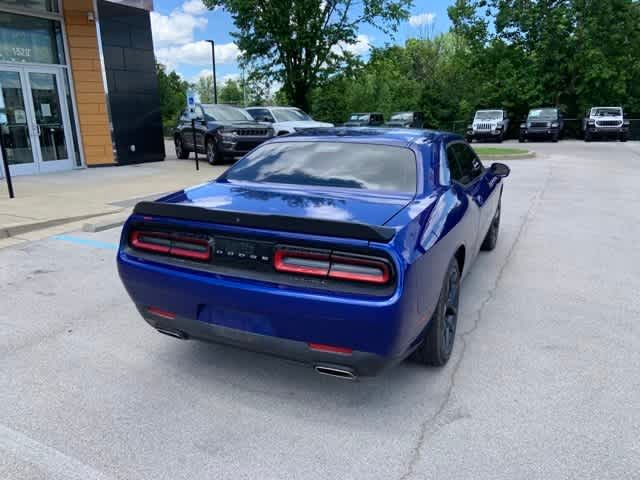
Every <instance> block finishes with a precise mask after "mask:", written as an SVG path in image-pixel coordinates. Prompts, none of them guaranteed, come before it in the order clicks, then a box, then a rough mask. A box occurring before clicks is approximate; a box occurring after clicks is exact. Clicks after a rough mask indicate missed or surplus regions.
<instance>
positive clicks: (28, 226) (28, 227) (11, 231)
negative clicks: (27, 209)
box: [0, 210, 121, 239]
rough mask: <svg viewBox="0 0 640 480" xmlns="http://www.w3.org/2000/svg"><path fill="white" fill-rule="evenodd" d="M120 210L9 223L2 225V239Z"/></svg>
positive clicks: (0, 228)
mask: <svg viewBox="0 0 640 480" xmlns="http://www.w3.org/2000/svg"><path fill="white" fill-rule="evenodd" d="M119 211H121V210H115V211H113V210H112V211H108V212H100V213H90V214H86V215H77V216H75V217H63V218H53V219H50V220H42V221H37V222H29V223H19V224H14V225H9V226H5V227H0V239H1V238H10V237H17V236H20V235H22V234H23V233H29V232H33V231H36V230H43V229H45V228H50V227H57V226H58V225H64V224H65V223H73V222H77V221H80V220H86V219H87V218H94V217H100V216H103V215H109V214H112V213H115V212H119Z"/></svg>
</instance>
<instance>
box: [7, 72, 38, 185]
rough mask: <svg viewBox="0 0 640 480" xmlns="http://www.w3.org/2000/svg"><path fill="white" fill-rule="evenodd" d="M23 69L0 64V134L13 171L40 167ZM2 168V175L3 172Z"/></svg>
mask: <svg viewBox="0 0 640 480" xmlns="http://www.w3.org/2000/svg"><path fill="white" fill-rule="evenodd" d="M22 77H23V75H22V72H21V69H18V68H16V69H12V68H10V67H0V135H1V136H2V154H3V155H4V156H5V157H6V161H7V162H8V163H9V168H10V169H11V173H12V174H13V175H27V174H30V173H36V172H37V171H38V167H37V163H36V154H35V152H34V149H33V145H32V133H31V122H30V120H29V118H30V112H29V111H28V102H27V100H26V99H25V94H24V93H25V89H24V81H23V78H22ZM1 172H2V169H0V175H2V173H1Z"/></svg>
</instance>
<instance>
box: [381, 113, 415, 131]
mask: <svg viewBox="0 0 640 480" xmlns="http://www.w3.org/2000/svg"><path fill="white" fill-rule="evenodd" d="M423 123H424V113H422V112H395V113H392V114H391V118H389V121H388V122H387V123H385V124H384V126H385V127H393V128H422V124H423Z"/></svg>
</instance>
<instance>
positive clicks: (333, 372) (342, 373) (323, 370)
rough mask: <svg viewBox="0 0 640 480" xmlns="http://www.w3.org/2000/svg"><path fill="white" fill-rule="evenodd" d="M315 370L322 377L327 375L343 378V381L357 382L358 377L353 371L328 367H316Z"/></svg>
mask: <svg viewBox="0 0 640 480" xmlns="http://www.w3.org/2000/svg"><path fill="white" fill-rule="evenodd" d="M313 368H314V370H315V371H316V372H318V373H319V374H320V375H327V376H329V377H334V378H341V379H342V380H355V379H356V375H355V374H354V373H353V371H352V370H350V369H347V368H339V367H330V366H327V365H315V366H314V367H313Z"/></svg>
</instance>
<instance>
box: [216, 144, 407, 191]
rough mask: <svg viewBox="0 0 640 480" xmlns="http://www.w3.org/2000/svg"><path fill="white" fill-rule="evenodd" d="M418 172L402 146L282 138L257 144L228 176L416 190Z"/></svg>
mask: <svg viewBox="0 0 640 480" xmlns="http://www.w3.org/2000/svg"><path fill="white" fill-rule="evenodd" d="M416 175H417V174H416V158H415V155H414V154H413V152H412V151H411V150H409V149H408V148H404V147H393V146H388V145H370V144H359V143H340V142H290V143H280V142H278V143H272V144H267V145H263V146H261V147H259V148H257V149H256V150H254V151H253V152H251V153H250V154H249V155H247V156H246V157H244V158H243V159H242V160H240V161H239V162H238V163H237V164H235V165H234V166H233V167H231V169H229V170H228V171H227V173H226V174H225V176H224V178H225V179H227V180H230V181H244V182H258V183H260V182H267V183H287V184H291V185H313V186H326V187H342V188H357V189H364V190H382V191H393V192H403V193H411V194H414V193H415V191H416Z"/></svg>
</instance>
